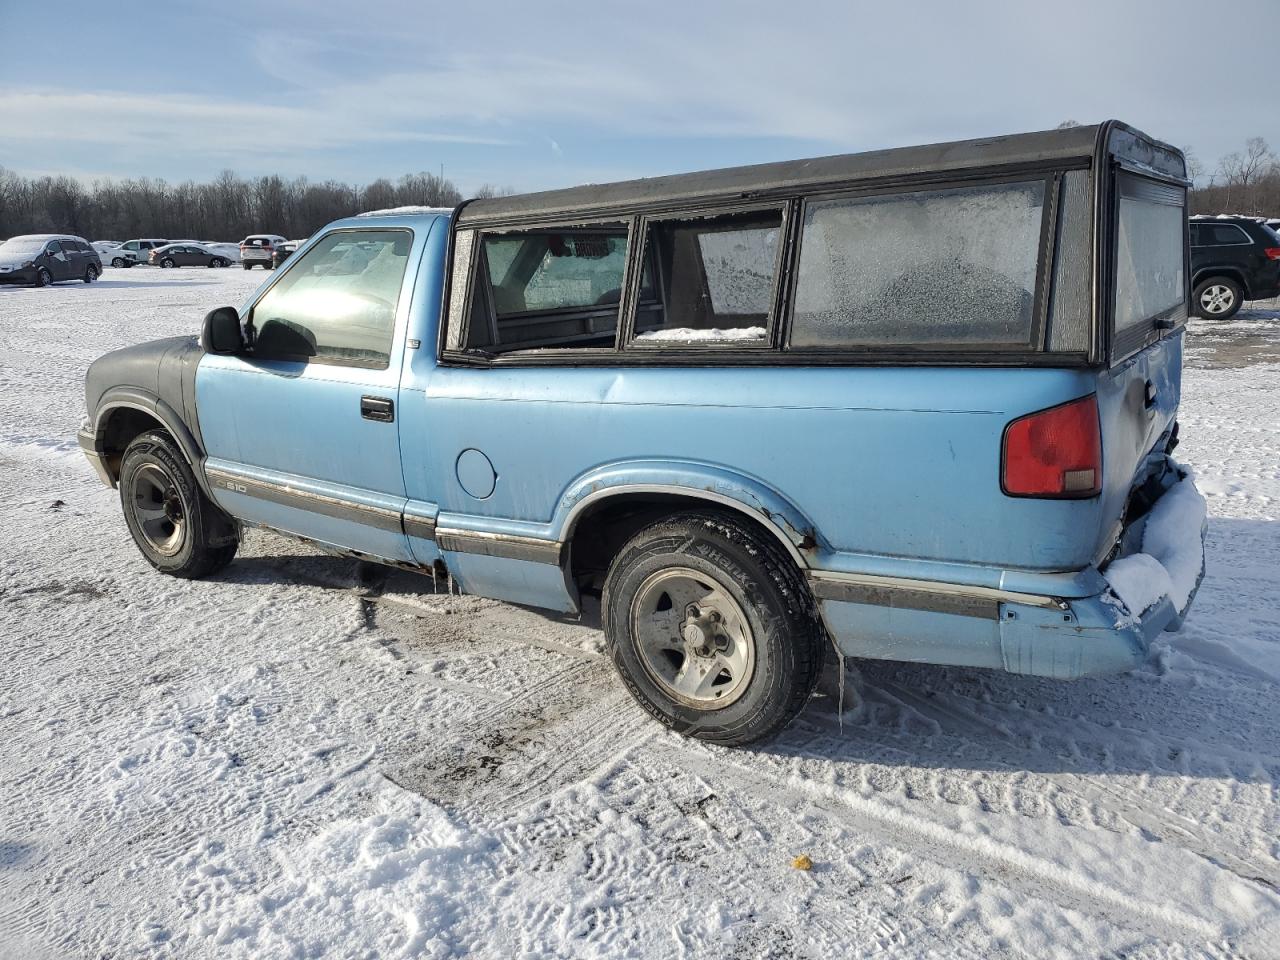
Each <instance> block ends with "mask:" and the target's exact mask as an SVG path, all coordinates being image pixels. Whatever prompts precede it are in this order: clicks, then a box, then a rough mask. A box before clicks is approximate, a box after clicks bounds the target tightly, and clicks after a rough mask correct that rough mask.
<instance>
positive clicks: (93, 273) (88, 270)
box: [84, 263, 98, 283]
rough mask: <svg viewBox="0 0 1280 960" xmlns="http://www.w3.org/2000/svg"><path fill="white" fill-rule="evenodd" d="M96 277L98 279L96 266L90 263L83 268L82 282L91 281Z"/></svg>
mask: <svg viewBox="0 0 1280 960" xmlns="http://www.w3.org/2000/svg"><path fill="white" fill-rule="evenodd" d="M97 279H98V268H97V267H95V266H94V265H93V264H92V263H91V264H89V265H88V266H87V267H85V268H84V282H85V283H93V281H95V280H97Z"/></svg>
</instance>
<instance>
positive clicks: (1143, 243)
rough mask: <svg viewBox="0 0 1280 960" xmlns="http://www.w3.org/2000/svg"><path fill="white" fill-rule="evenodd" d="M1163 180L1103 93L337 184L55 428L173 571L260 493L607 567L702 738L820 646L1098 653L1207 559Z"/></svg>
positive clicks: (1174, 620) (890, 655)
mask: <svg viewBox="0 0 1280 960" xmlns="http://www.w3.org/2000/svg"><path fill="white" fill-rule="evenodd" d="M1186 187H1187V181H1186V170H1185V162H1184V159H1183V156H1182V155H1181V154H1180V153H1179V152H1178V151H1177V150H1176V149H1174V148H1172V147H1170V146H1167V145H1165V144H1163V143H1160V142H1157V141H1155V140H1152V139H1150V138H1148V137H1147V136H1145V135H1144V134H1142V133H1140V132H1138V131H1136V130H1134V129H1132V128H1131V127H1128V126H1126V125H1124V124H1121V123H1118V122H1114V121H1112V122H1108V123H1104V124H1101V125H1099V126H1090V127H1075V128H1072V129H1067V130H1054V131H1049V132H1043V133H1030V134H1022V135H1017V136H1009V137H998V138H993V139H986V140H971V141H965V142H959V143H947V144H937V145H931V146H922V147H911V148H905V149H896V150H885V151H879V152H874V153H863V154H854V155H847V156H836V157H825V158H820V159H813V160H801V161H794V162H785V163H773V164H764V165H758V166H748V167H738V168H733V169H726V170H715V171H708V172H704V173H693V174H684V175H678V176H668V177H659V178H654V179H645V180H637V181H633V182H629V183H616V184H607V185H588V186H582V187H576V188H572V189H566V190H557V191H551V192H545V193H535V194H528V195H523V196H512V197H503V198H497V199H484V200H475V201H471V202H467V203H464V204H462V205H460V206H459V207H458V208H456V209H454V210H435V211H432V210H426V211H416V212H415V211H408V212H406V211H393V212H389V213H386V214H381V215H377V214H375V215H368V216H361V217H355V218H352V219H348V220H342V221H338V222H336V223H332V224H330V225H329V226H327V227H325V228H324V229H322V230H319V231H317V232H316V233H315V235H314V236H313V237H312V238H311V239H310V240H309V241H308V242H307V243H306V244H305V246H303V247H302V248H301V249H299V250H298V252H297V253H295V254H294V255H293V257H292V258H290V260H289V261H288V262H287V264H286V265H285V266H284V268H283V269H282V270H281V271H279V273H278V274H277V275H274V276H272V277H271V278H270V279H269V280H268V281H267V282H266V283H265V284H264V285H263V286H262V288H261V289H260V290H259V291H258V292H257V293H256V294H255V295H254V297H253V298H252V299H251V300H250V301H249V302H248V303H246V304H245V305H244V306H242V307H240V308H239V309H238V310H237V309H235V308H231V307H224V308H219V309H217V310H214V311H212V312H210V313H209V315H208V316H207V317H206V318H205V324H204V330H203V333H202V334H201V336H200V338H199V340H198V341H197V340H196V339H195V338H194V337H192V338H178V339H171V340H162V341H157V342H154V343H148V344H142V345H140V346H137V347H133V348H130V349H126V350H120V351H116V352H115V353H111V354H108V355H106V356H104V357H102V358H101V359H99V360H98V361H96V362H95V363H94V364H93V365H92V367H91V368H90V369H89V372H88V376H87V385H86V395H87V396H86V400H87V406H88V418H87V420H86V423H85V425H84V427H83V429H82V431H81V434H80V444H81V446H82V447H83V449H84V451H85V453H86V455H87V456H88V457H89V459H90V461H91V462H92V463H93V465H94V466H95V468H96V469H97V471H98V473H99V475H100V476H101V478H102V479H103V480H104V481H105V482H107V483H109V484H111V485H112V486H115V487H118V488H119V490H120V497H121V502H122V505H123V508H124V516H125V520H126V522H127V523H128V526H129V529H130V531H131V532H132V534H133V537H134V539H135V540H136V542H137V544H138V547H139V548H140V550H141V551H142V553H143V554H144V556H145V557H146V558H147V559H148V560H149V561H150V562H151V563H152V565H154V566H155V567H156V568H157V569H159V570H161V571H164V572H167V573H171V574H175V575H177V576H186V577H197V576H204V575H207V574H211V573H213V572H215V571H217V570H219V569H220V568H222V567H225V566H226V565H227V564H228V563H230V562H231V560H232V558H233V556H234V555H235V552H236V548H237V545H238V542H239V538H240V533H241V530H242V528H243V527H246V526H259V527H265V528H269V529H271V530H275V531H278V532H280V533H284V534H288V535H291V536H294V537H297V538H301V539H303V540H305V541H307V542H309V543H313V544H315V545H316V546H318V547H320V548H323V549H325V550H329V551H334V552H339V553H342V554H344V555H350V556H355V557H361V558H365V559H368V560H373V561H378V562H381V563H386V564H392V565H395V566H397V567H402V568H405V569H409V570H415V571H421V572H425V573H431V572H433V571H435V572H442V571H447V572H448V573H449V574H450V575H451V576H452V577H453V579H454V580H455V581H456V582H457V583H459V584H460V585H461V587H462V588H463V589H464V590H466V591H467V592H469V593H475V594H482V595H484V596H488V597H496V598H501V599H504V600H509V601H512V602H515V603H521V604H529V605H533V606H537V607H544V608H549V609H552V610H558V611H565V612H570V613H572V612H575V611H577V610H579V608H580V605H581V604H582V598H583V596H584V595H586V594H591V595H598V596H599V597H600V603H601V619H602V622H603V626H604V631H605V634H606V638H607V641H608V644H609V649H610V651H611V655H612V657H613V660H614V662H615V664H616V665H617V667H618V670H619V672H620V674H621V676H622V678H623V680H624V682H625V683H626V684H627V686H628V688H629V689H630V690H631V692H632V693H633V694H634V695H635V697H636V699H637V700H638V701H639V702H640V703H641V704H642V705H643V706H644V707H645V708H646V709H647V710H648V711H649V712H650V713H651V714H652V715H653V716H654V717H655V718H657V719H658V720H660V721H661V722H663V723H665V724H667V725H668V726H670V727H672V728H673V729H676V730H679V731H681V732H684V733H687V734H690V735H692V736H698V737H702V738H704V739H708V740H712V741H716V742H719V743H726V744H740V743H746V742H749V741H752V740H755V739H758V738H760V737H764V736H767V735H769V734H771V733H773V732H775V731H777V730H778V729H780V728H781V727H782V726H783V725H784V724H786V723H787V722H788V721H789V720H790V719H791V718H793V717H794V716H795V715H796V713H797V712H798V711H799V710H800V709H801V708H802V706H803V705H804V703H805V701H806V700H807V699H808V697H809V695H810V693H811V692H812V690H813V687H814V684H815V682H816V680H817V676H818V672H819V669H820V666H821V663H822V660H823V657H824V650H825V649H826V644H828V643H830V642H834V643H835V645H836V647H837V648H838V650H839V651H840V652H841V653H843V654H845V655H849V656H855V657H872V658H887V659H895V660H910V661H923V662H930V663H940V664H961V665H969V666H977V667H989V668H995V669H1003V670H1008V671H1013V672H1018V673H1027V674H1039V675H1044V676H1052V677H1060V678H1072V677H1079V676H1082V675H1085V674H1093V673H1101V672H1107V671H1122V670H1125V669H1128V668H1129V667H1131V666H1133V665H1134V664H1135V663H1137V662H1139V661H1141V660H1142V659H1143V658H1144V657H1145V655H1146V651H1147V649H1148V646H1149V644H1150V642H1151V640H1152V638H1153V636H1154V635H1155V634H1157V633H1158V632H1159V631H1161V630H1164V629H1175V628H1176V627H1177V626H1178V625H1179V624H1180V623H1181V618H1182V616H1183V615H1184V613H1185V611H1186V609H1187V607H1188V606H1189V605H1190V602H1191V599H1192V596H1193V594H1194V592H1195V589H1196V587H1197V586H1198V584H1199V580H1200V577H1201V576H1202V574H1203V543H1202V536H1203V523H1204V512H1203V500H1202V499H1201V498H1200V497H1199V495H1198V493H1197V492H1196V491H1195V487H1194V483H1193V482H1192V480H1191V478H1190V477H1189V476H1188V474H1187V472H1186V471H1185V470H1184V469H1182V468H1180V467H1179V466H1178V465H1177V464H1176V463H1174V461H1172V460H1171V459H1170V456H1169V454H1170V451H1172V449H1173V447H1174V445H1175V444H1176V442H1177V423H1176V420H1175V415H1176V412H1177V409H1178V401H1179V390H1180V381H1181V369H1182V349H1183V331H1184V326H1185V320H1186V316H1187V278H1188V244H1187V216H1186ZM1197 504H1198V507H1197ZM1197 510H1198V512H1197ZM1112 571H1115V572H1116V575H1115V576H1109V574H1110V573H1111V572H1112ZM1120 573H1123V574H1124V575H1123V576H1120ZM318 627H319V625H318Z"/></svg>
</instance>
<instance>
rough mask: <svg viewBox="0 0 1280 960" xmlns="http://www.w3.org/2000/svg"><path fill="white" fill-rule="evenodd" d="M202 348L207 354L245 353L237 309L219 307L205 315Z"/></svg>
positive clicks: (201, 337)
mask: <svg viewBox="0 0 1280 960" xmlns="http://www.w3.org/2000/svg"><path fill="white" fill-rule="evenodd" d="M200 346H202V347H203V348H204V350H205V353H216V354H236V353H242V352H243V351H244V337H243V336H242V335H241V333H240V314H239V313H238V312H236V308H235V307H218V308H217V309H216V310H210V311H209V312H208V313H206V314H205V316H204V329H203V330H201V331H200Z"/></svg>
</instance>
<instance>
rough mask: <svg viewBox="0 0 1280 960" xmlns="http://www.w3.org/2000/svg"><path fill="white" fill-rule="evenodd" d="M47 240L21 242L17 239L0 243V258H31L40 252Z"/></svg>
mask: <svg viewBox="0 0 1280 960" xmlns="http://www.w3.org/2000/svg"><path fill="white" fill-rule="evenodd" d="M46 243H48V241H47V240H23V239H22V238H20V237H19V238H17V239H14V240H6V241H5V242H4V243H0V256H5V257H33V256H35V255H36V254H37V253H39V252H40V251H41V250H43V249H44V245H45V244H46Z"/></svg>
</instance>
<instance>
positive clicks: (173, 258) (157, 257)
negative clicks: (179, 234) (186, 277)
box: [148, 241, 231, 268]
mask: <svg viewBox="0 0 1280 960" xmlns="http://www.w3.org/2000/svg"><path fill="white" fill-rule="evenodd" d="M148 262H149V263H150V264H151V265H152V266H157V267H165V268H169V267H226V266H230V264H231V261H230V260H228V259H227V258H226V257H224V256H223V255H222V254H220V253H214V252H213V251H212V250H210V249H209V248H208V247H205V246H204V245H202V244H199V243H192V242H190V241H184V242H182V243H170V244H166V245H165V246H163V247H156V248H154V249H153V250H152V251H151V254H150V256H149V258H148Z"/></svg>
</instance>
